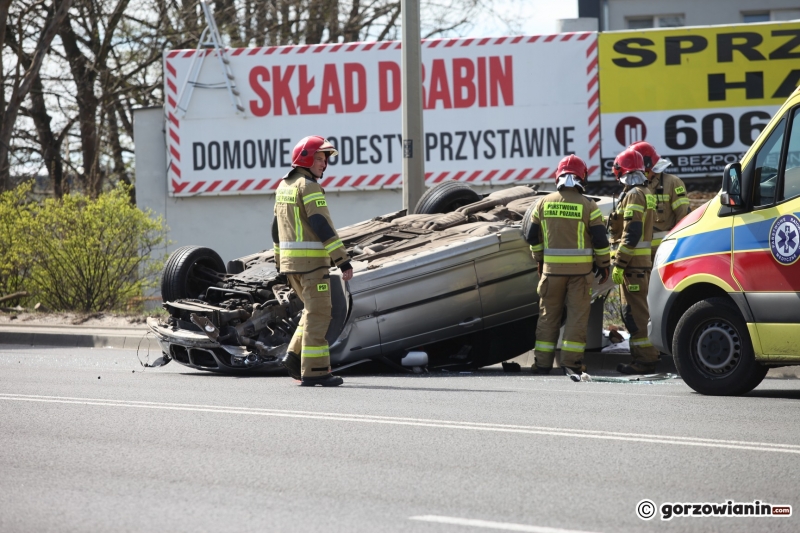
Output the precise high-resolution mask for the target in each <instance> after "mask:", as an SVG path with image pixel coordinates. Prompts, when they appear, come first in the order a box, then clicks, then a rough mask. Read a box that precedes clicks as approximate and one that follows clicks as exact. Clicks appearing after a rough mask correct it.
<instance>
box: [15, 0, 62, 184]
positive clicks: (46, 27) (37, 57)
mask: <svg viewBox="0 0 800 533" xmlns="http://www.w3.org/2000/svg"><path fill="white" fill-rule="evenodd" d="M3 2H5V5H4V6H0V9H2V11H0V17H2V23H0V24H2V26H3V30H4V31H3V37H6V36H7V35H6V31H5V30H6V29H7V28H8V23H7V20H8V9H9V5H10V2H8V1H7V0H3ZM70 3H71V0H61V2H59V3H58V6H57V7H56V5H55V0H54V2H53V4H51V5H50V6H48V8H47V14H46V16H45V23H44V24H43V30H42V32H41V34H40V35H39V38H38V41H37V43H36V48H35V50H34V52H33V54H32V58H31V61H30V66H29V67H28V68H27V69H26V70H25V72H24V74H22V73H21V65H22V63H21V62H18V63H17V75H16V77H15V80H14V83H13V89H12V91H11V97H10V98H9V99H8V104H6V102H3V108H2V109H0V113H2V117H0V190H6V189H8V188H9V187H10V185H11V180H10V166H9V160H8V154H9V143H10V142H11V134H12V132H13V131H14V124H15V123H16V121H17V114H18V113H19V110H20V107H21V106H22V102H23V100H24V99H25V98H26V97H27V95H28V92H29V91H30V90H31V87H32V86H33V83H34V80H35V78H36V77H37V76H38V74H39V69H40V68H41V66H42V62H43V61H44V57H45V54H46V53H47V50H48V48H49V47H50V43H51V42H52V41H53V38H54V37H55V36H56V32H57V31H58V28H59V26H60V25H61V23H62V22H63V21H64V18H65V17H66V15H67V11H68V10H69V6H70ZM36 7H38V6H37V5H34V9H35V8H36ZM20 39H22V37H21V36H20ZM18 45H19V47H20V48H22V47H23V46H24V43H23V42H22V41H20V42H19V43H18Z"/></svg>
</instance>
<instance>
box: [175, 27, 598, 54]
mask: <svg viewBox="0 0 800 533" xmlns="http://www.w3.org/2000/svg"><path fill="white" fill-rule="evenodd" d="M592 35H595V36H596V34H595V33H594V32H571V33H555V34H551V35H524V36H523V35H519V36H517V37H483V38H478V37H467V38H456V39H422V40H421V43H422V47H423V48H437V47H439V48H452V47H454V46H492V45H498V44H530V43H552V42H564V41H571V40H575V41H585V40H586V39H588V38H589V37H591V36H592ZM595 38H596V37H595ZM401 48H402V43H401V41H372V42H358V43H329V44H301V45H288V46H259V47H255V48H230V49H228V51H229V52H230V54H231V55H232V56H239V55H243V54H244V55H248V56H255V55H265V56H268V55H273V54H278V55H284V54H306V53H309V54H320V53H331V52H368V51H370V50H375V51H380V50H399V49H401ZM196 52H197V50H194V49H192V50H172V51H170V52H168V53H167V59H172V58H176V57H180V58H186V57H192V56H193V55H194V54H195V53H196ZM202 52H205V53H206V54H208V53H210V51H209V50H201V53H202Z"/></svg>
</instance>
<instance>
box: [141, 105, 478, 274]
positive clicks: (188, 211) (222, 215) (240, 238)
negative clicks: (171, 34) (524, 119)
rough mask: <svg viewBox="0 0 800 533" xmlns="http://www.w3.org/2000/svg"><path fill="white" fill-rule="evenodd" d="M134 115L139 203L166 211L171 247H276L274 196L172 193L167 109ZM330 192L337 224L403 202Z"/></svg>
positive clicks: (222, 250) (373, 194)
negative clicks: (188, 196)
mask: <svg viewBox="0 0 800 533" xmlns="http://www.w3.org/2000/svg"><path fill="white" fill-rule="evenodd" d="M133 120H134V124H133V133H134V141H135V146H136V148H135V152H136V154H135V155H136V160H135V164H136V167H135V168H136V204H137V205H138V206H139V207H140V208H141V209H151V210H152V211H153V212H154V213H156V214H158V215H163V216H164V218H165V220H166V222H167V226H169V239H170V240H171V241H172V243H171V244H170V246H169V247H168V249H167V251H168V252H171V251H173V250H175V249H176V248H178V247H180V246H185V245H188V244H197V245H202V246H208V247H210V248H213V249H214V250H216V251H217V252H218V253H219V254H220V256H222V259H223V260H224V261H226V262H227V261H229V260H231V259H235V258H237V257H241V256H243V255H247V254H251V253H253V252H258V251H260V250H264V249H267V248H271V247H272V237H271V233H270V229H271V224H272V212H273V208H274V205H275V196H274V195H272V194H264V195H241V196H196V197H193V198H186V197H184V198H174V197H170V196H168V195H167V171H166V169H167V156H166V140H165V137H164V130H165V128H164V112H163V109H162V108H160V107H158V108H147V109H138V110H136V111H135V112H134V115H133ZM312 133H313V132H312ZM287 170H288V168H287ZM484 189H485V190H484ZM484 189H481V188H478V187H476V190H477V191H478V192H489V191H491V190H492V189H490V188H488V187H487V188H484ZM327 197H328V207H329V208H330V211H331V216H332V217H333V221H334V224H336V226H337V227H343V226H347V225H349V224H354V223H356V222H361V221H362V220H368V219H370V218H373V217H375V216H378V215H383V214H386V213H390V212H392V211H397V210H399V209H402V206H403V195H402V190H401V189H392V190H378V191H356V192H331V193H328V194H327Z"/></svg>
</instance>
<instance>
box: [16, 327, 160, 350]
mask: <svg viewBox="0 0 800 533" xmlns="http://www.w3.org/2000/svg"><path fill="white" fill-rule="evenodd" d="M0 344H19V345H26V346H61V347H65V348H119V349H125V350H135V349H137V348H140V349H150V350H160V349H161V348H160V347H159V344H158V341H157V340H156V339H155V337H153V336H152V335H149V336H148V330H147V329H145V328H90V327H80V326H16V325H14V326H0Z"/></svg>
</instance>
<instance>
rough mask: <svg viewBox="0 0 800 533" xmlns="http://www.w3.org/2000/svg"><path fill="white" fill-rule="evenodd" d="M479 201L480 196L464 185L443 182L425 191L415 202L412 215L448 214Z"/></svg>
mask: <svg viewBox="0 0 800 533" xmlns="http://www.w3.org/2000/svg"><path fill="white" fill-rule="evenodd" d="M480 199H481V196H480V195H479V194H478V193H477V192H475V191H473V190H472V187H470V186H469V185H467V184H466V183H461V182H459V181H445V182H444V183H440V184H438V185H434V186H433V187H431V188H430V189H428V190H427V191H425V194H423V195H422V198H420V199H419V202H417V206H416V207H415V208H414V213H415V214H417V215H433V214H436V213H450V212H452V211H455V210H456V209H458V208H459V207H461V206H464V205H467V204H471V203H473V202H477V201H478V200H480Z"/></svg>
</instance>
